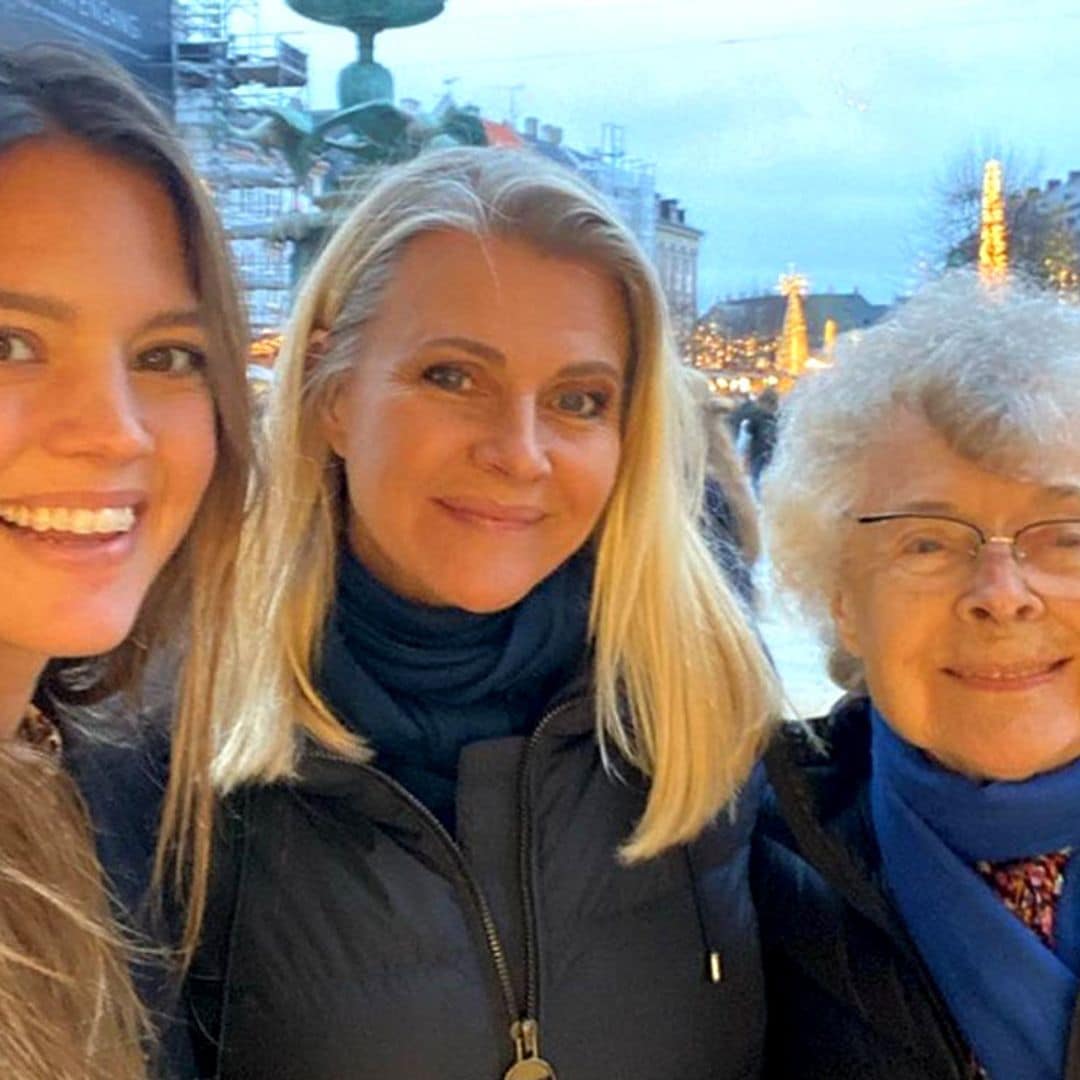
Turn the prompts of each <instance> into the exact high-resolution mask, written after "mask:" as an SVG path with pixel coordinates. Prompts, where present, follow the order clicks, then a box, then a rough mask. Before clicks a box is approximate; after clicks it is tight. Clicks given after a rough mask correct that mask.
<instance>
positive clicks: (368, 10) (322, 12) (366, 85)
mask: <svg viewBox="0 0 1080 1080" xmlns="http://www.w3.org/2000/svg"><path fill="white" fill-rule="evenodd" d="M286 2H287V3H288V5H289V7H291V8H292V9H293V11H295V12H297V13H298V14H300V15H303V16H305V18H308V19H315V20H317V21H318V22H324V23H330V24H331V25H333V26H341V27H344V28H345V29H346V30H351V31H352V32H353V33H354V34H355V35H356V43H357V52H358V57H357V59H356V61H355V62H354V63H352V64H349V65H348V66H346V67H345V68H343V69H342V71H341V74H340V75H339V76H338V101H339V102H340V103H341V107H342V108H343V109H347V108H348V107H349V106H350V105H361V104H363V103H364V102H366V101H378V100H384V101H392V100H393V97H394V79H393V76H392V75H391V74H390V72H389V71H388V70H387V69H386V68H384V67H383V66H382V64H378V63H376V62H375V58H374V55H375V35H376V34H378V33H379V32H380V31H382V30H395V29H398V28H400V27H403V26H416V25H418V24H419V23H425V22H428V21H429V20H430V19H434V18H435V17H436V16H438V15H441V14H442V12H443V8H444V7H445V0H286Z"/></svg>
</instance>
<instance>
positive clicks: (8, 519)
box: [0, 503, 138, 542]
mask: <svg viewBox="0 0 1080 1080" xmlns="http://www.w3.org/2000/svg"><path fill="white" fill-rule="evenodd" d="M137 520H138V514H137V512H136V509H135V507H134V506H130V505H120V506H103V507H99V508H97V509H89V508H88V507H84V506H79V507H68V506H32V507H31V506H27V505H25V504H22V503H0V523H2V524H3V526H5V527H7V528H9V529H11V530H13V531H15V532H17V533H21V534H23V535H25V536H31V535H32V536H35V537H36V538H40V539H41V540H51V541H56V542H66V541H82V542H86V541H94V540H97V541H101V540H108V539H112V538H114V537H117V536H123V535H124V534H126V533H129V532H131V530H132V529H134V528H135V525H136V522H137Z"/></svg>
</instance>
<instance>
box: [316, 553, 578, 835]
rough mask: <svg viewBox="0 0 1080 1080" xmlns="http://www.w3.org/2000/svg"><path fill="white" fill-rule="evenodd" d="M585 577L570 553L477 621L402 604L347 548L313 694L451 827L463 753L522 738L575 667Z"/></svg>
mask: <svg viewBox="0 0 1080 1080" xmlns="http://www.w3.org/2000/svg"><path fill="white" fill-rule="evenodd" d="M591 575H592V561H591V559H589V558H587V557H586V556H584V555H579V556H575V557H574V558H572V559H571V560H569V561H568V562H567V563H565V564H563V566H561V567H560V568H559V569H558V570H556V571H555V572H554V573H553V574H551V575H550V576H549V577H547V578H545V579H544V580H543V581H542V582H540V584H539V585H537V586H536V587H535V588H534V589H533V590H532V592H530V593H529V594H528V595H527V596H525V597H524V598H523V599H522V600H520V601H519V602H518V603H517V604H515V605H514V606H513V607H510V608H507V609H505V610H504V611H498V612H494V613H492V614H483V615H477V614H474V613H473V612H469V611H463V610H461V609H460V608H437V607H429V606H427V605H425V604H417V603H414V602H413V601H410V600H405V599H403V598H402V597H400V596H398V595H397V594H396V593H394V592H391V591H390V590H389V589H387V588H386V586H384V585H382V584H381V583H380V582H378V581H377V580H376V579H375V578H374V577H373V576H372V575H371V574H370V573H369V572H368V570H367V569H366V568H365V567H364V565H363V564H362V563H361V562H359V560H358V559H357V558H356V557H355V556H354V555H353V554H352V553H351V552H349V551H343V552H342V554H341V559H340V569H339V577H338V588H337V595H336V598H335V602H334V605H333V609H332V611H331V614H330V618H329V620H328V623H327V627H326V643H325V646H324V649H323V656H322V663H321V667H320V671H319V676H318V681H319V688H320V690H321V692H322V693H323V695H324V696H325V697H326V699H327V701H328V703H329V704H330V706H331V707H332V708H333V710H334V712H335V713H336V714H337V715H338V716H339V717H340V719H341V720H342V722H343V723H344V724H345V725H346V726H347V727H348V728H349V729H350V730H352V731H355V732H357V733H358V734H361V735H363V736H364V738H365V739H366V740H367V741H368V742H369V743H370V744H371V746H372V747H373V748H374V750H375V754H376V757H375V764H376V765H377V766H378V767H379V768H381V769H382V770H383V771H385V772H387V773H388V774H389V775H390V776H392V777H393V778H394V779H395V780H397V781H398V782H399V783H401V784H402V785H403V786H404V787H405V788H407V789H408V790H409V791H410V792H412V794H413V795H415V796H416V797H417V798H419V799H420V800H421V801H422V802H423V803H424V804H425V805H426V806H427V807H428V808H429V809H430V810H431V811H432V812H433V813H434V814H435V815H436V816H437V817H438V818H439V819H440V820H441V821H442V822H443V824H445V825H447V826H448V827H449V828H450V829H451V831H452V830H453V823H454V795H455V788H456V783H457V768H458V756H459V755H460V753H461V750H462V749H463V748H464V747H465V746H467V745H468V744H469V743H472V742H476V741H478V740H481V739H495V738H499V737H502V736H507V735H525V734H528V733H529V732H530V731H531V730H532V728H533V726H534V725H535V724H536V722H537V721H538V719H539V716H540V713H541V711H542V710H543V708H544V706H545V705H546V704H547V702H548V700H549V699H550V697H551V696H552V695H553V694H554V693H555V692H556V691H557V690H558V689H559V687H560V686H561V685H563V683H565V682H566V681H568V680H569V679H570V678H571V677H572V676H573V675H574V674H575V673H576V671H577V670H578V668H579V667H580V665H581V664H582V662H583V660H584V656H585V648H586V629H587V621H588V606H589V588H590V584H591Z"/></svg>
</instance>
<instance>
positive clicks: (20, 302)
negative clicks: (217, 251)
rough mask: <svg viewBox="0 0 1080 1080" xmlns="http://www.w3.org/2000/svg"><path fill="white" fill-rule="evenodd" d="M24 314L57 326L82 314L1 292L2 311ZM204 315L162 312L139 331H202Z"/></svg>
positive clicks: (43, 299) (48, 300)
mask: <svg viewBox="0 0 1080 1080" xmlns="http://www.w3.org/2000/svg"><path fill="white" fill-rule="evenodd" d="M3 309H6V310H8V311H23V312H26V314H28V315H40V316H42V317H43V318H46V319H52V320H54V321H55V322H62V323H72V322H74V321H75V320H76V318H77V317H78V314H79V313H78V310H77V309H76V308H74V307H73V306H72V305H71V304H68V303H66V302H65V301H63V300H57V299H56V298H55V297H51V296H39V295H37V294H35V293H22V292H13V291H11V290H10V289H0V310H3ZM202 325H203V320H202V315H201V314H200V313H199V311H198V310H197V309H195V308H184V309H177V310H175V311H162V312H160V313H159V314H157V315H154V316H152V317H151V318H149V319H147V320H146V322H144V323H143V324H142V325H141V326H140V327H139V331H138V332H139V333H140V334H145V333H147V332H148V331H152V330H163V329H169V328H171V327H181V326H183V327H190V328H192V329H202Z"/></svg>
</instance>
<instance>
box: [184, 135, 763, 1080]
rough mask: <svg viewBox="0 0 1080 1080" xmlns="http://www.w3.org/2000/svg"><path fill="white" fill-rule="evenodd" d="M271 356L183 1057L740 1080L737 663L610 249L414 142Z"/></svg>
mask: <svg viewBox="0 0 1080 1080" xmlns="http://www.w3.org/2000/svg"><path fill="white" fill-rule="evenodd" d="M279 365H280V372H279V374H280V380H281V381H280V384H279V386H278V388H277V389H278V391H279V393H278V396H277V397H276V399H275V401H274V403H273V405H272V407H271V414H270V417H269V424H270V444H271V445H270V449H269V455H270V457H269V464H268V469H269V474H270V476H271V482H270V498H269V501H268V503H267V505H266V507H265V508H264V510H263V512H262V515H261V517H260V518H259V519H258V520H257V521H256V523H255V527H254V528H253V530H252V534H251V542H250V548H249V550H248V551H247V552H246V555H245V558H244V564H245V571H246V580H245V582H244V586H243V590H242V592H243V595H244V597H245V600H246V601H247V602H248V603H249V606H248V607H247V608H246V610H245V609H241V611H240V615H239V620H240V623H241V626H240V628H239V629H241V630H243V631H246V633H247V638H248V641H249V643H250V646H251V647H250V649H249V650H248V653H247V655H246V656H245V657H244V659H243V662H242V664H241V665H240V670H241V671H242V672H243V673H244V674H245V675H246V676H247V692H246V694H244V695H243V696H242V700H241V701H240V704H239V707H238V708H237V709H236V711H235V712H233V713H231V714H230V716H229V720H230V724H229V727H228V729H227V731H226V732H225V736H224V739H223V742H222V746H221V751H220V756H219V758H218V761H217V777H218V780H219V782H220V785H221V787H222V789H223V790H224V791H225V792H226V793H227V798H226V803H225V808H224V811H223V813H222V815H221V817H222V822H223V825H224V835H223V841H222V849H221V853H220V858H219V860H218V862H217V873H216V876H215V885H214V889H213V891H212V893H211V897H210V907H209V908H208V918H207V927H208V933H209V937H208V938H207V939H206V942H205V945H204V948H203V950H202V953H201V956H199V957H198V958H197V963H196V969H195V977H194V978H193V979H192V982H191V994H192V999H193V1004H194V1009H195V1016H196V1024H195V1028H196V1030H197V1031H198V1032H199V1033H200V1035H202V1036H204V1038H205V1041H204V1045H203V1047H202V1050H203V1052H204V1054H205V1060H204V1061H203V1062H202V1071H203V1073H204V1074H205V1073H209V1074H212V1075H215V1076H219V1077H223V1078H225V1077H229V1078H239V1077H271V1076H272V1077H275V1078H276V1080H285V1078H296V1080H299V1078H303V1080H329V1078H338V1077H342V1076H350V1077H372V1078H374V1077H379V1078H388V1077H409V1078H410V1080H428V1078H431V1080H434V1078H436V1077H438V1078H440V1080H448V1078H456V1080H482V1078H489V1077H490V1078H497V1077H502V1076H504V1075H505V1076H508V1077H514V1078H525V1077H534V1078H542V1077H552V1076H554V1075H555V1074H556V1072H558V1074H559V1075H561V1076H567V1077H573V1078H574V1080H594V1078H600V1077H604V1078H610V1077H615V1076H617V1077H620V1078H621V1080H644V1078H646V1077H649V1078H659V1077H674V1076H678V1077H680V1078H682V1080H704V1078H706V1077H709V1078H710V1080H715V1078H717V1077H724V1078H726V1077H736V1076H751V1075H755V1073H756V1069H757V1063H758V1061H759V1058H760V1054H761V1038H762V1030H763V1023H764V1016H763V1012H762V1007H761V986H760V975H759V970H758V949H757V943H756V936H755V926H754V916H753V911H752V909H751V905H750V902H749V898H748V893H747V884H746V880H745V877H746V861H747V846H746V845H747V834H748V830H749V827H750V819H751V817H752V813H753V807H754V802H755V800H754V798H753V794H752V793H747V794H746V795H745V796H744V798H743V800H742V801H741V802H740V801H739V799H738V796H739V794H740V790H741V789H742V788H743V787H744V785H746V783H747V780H748V777H749V776H750V774H751V770H752V768H753V765H754V762H755V759H756V757H757V755H758V752H759V750H760V748H761V745H762V740H763V738H764V737H765V735H766V729H767V717H768V715H769V713H770V707H771V703H772V696H771V695H772V691H771V683H770V680H769V677H768V674H767V668H766V664H765V662H764V661H763V659H762V655H761V651H760V649H759V647H758V645H757V642H756V640H755V638H754V636H753V634H752V633H751V632H750V631H749V629H748V628H747V625H746V623H745V621H744V617H743V615H742V609H741V606H740V604H739V603H738V602H737V601H736V600H735V599H733V597H732V595H731V593H730V592H729V590H728V587H727V586H726V585H725V582H724V580H723V578H722V576H721V575H720V574H719V573H718V571H717V570H716V568H715V567H714V564H713V560H712V559H711V557H710V554H709V551H708V549H707V547H706V545H705V544H704V543H703V541H702V539H701V537H700V535H699V533H698V531H697V528H696V526H695V522H696V520H697V509H698V508H697V505H696V501H695V498H694V497H692V496H693V495H696V494H699V493H700V491H701V483H700V480H701V478H700V475H698V476H693V475H691V472H692V471H693V470H691V469H689V468H688V467H687V466H686V463H685V461H684V460H683V456H682V455H683V447H684V446H685V443H684V441H683V438H682V433H681V432H680V431H679V425H678V422H677V419H676V417H677V416H678V415H682V410H681V409H679V408H678V407H677V405H678V402H677V400H676V396H677V394H678V393H679V390H678V387H679V385H680V383H679V375H678V371H677V366H676V365H675V363H674V361H673V359H672V357H671V354H670V352H669V351H668V348H667V321H666V315H665V312H664V307H663V303H662V300H661V295H660V292H659V289H658V287H657V283H656V279H655V277H654V274H653V272H652V270H651V269H650V267H649V265H648V263H647V261H646V259H645V258H644V257H643V255H642V254H641V252H640V250H639V248H638V247H637V245H636V243H635V241H634V240H633V238H632V237H631V235H630V234H629V233H628V232H627V230H626V229H625V227H624V226H623V225H621V224H620V223H619V222H618V221H617V219H616V218H615V216H614V215H613V213H612V212H611V211H610V210H609V209H608V208H607V207H606V205H604V204H603V203H602V202H601V201H600V200H599V199H598V197H597V196H596V195H594V194H593V193H592V192H591V191H590V190H589V189H588V188H587V187H585V186H584V185H583V184H582V183H580V182H578V181H577V180H576V179H574V178H573V177H571V176H569V175H567V174H564V173H563V172H562V171H559V170H556V169H555V168H553V167H550V166H548V165H546V164H544V163H543V162H542V161H540V160H538V159H537V158H536V157H534V156H532V155H528V154H516V153H503V152H498V151H493V150H488V149H474V150H455V151H446V152H440V153H433V154H431V155H429V156H425V157H423V158H421V159H420V160H418V161H416V162H414V163H411V164H409V165H405V166H403V167H400V168H398V169H396V170H394V171H390V172H388V173H386V174H385V176H383V177H382V178H381V179H380V180H378V182H376V183H375V184H374V186H373V187H372V188H371V189H370V190H369V192H368V194H367V195H366V197H365V198H364V199H363V200H362V201H361V203H360V204H359V205H358V206H357V207H356V209H355V211H354V212H353V213H352V214H351V216H350V217H349V218H348V220H347V221H346V222H345V223H344V224H343V225H342V226H341V228H340V230H339V232H338V233H337V234H336V236H335V237H334V239H333V241H332V243H331V244H330V246H329V248H328V249H327V251H326V252H325V254H324V255H323V256H322V258H321V260H320V261H319V263H318V264H317V266H316V267H315V268H314V270H313V271H312V273H311V276H310V278H309V280H308V282H307V284H306V286H305V288H304V290H303V293H302V295H301V296H300V298H299V302H298V305H297V309H296V312H295V316H294V319H293V322H292V326H291V329H290V333H289V335H288V342H287V344H286V346H285V349H284V354H283V357H282V359H281V360H280V361H279Z"/></svg>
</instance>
